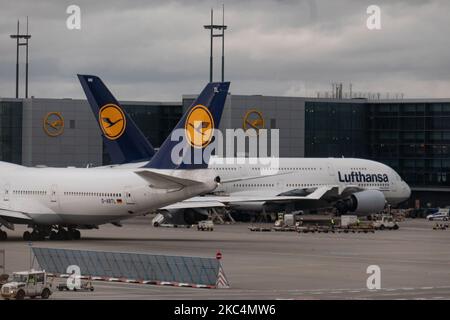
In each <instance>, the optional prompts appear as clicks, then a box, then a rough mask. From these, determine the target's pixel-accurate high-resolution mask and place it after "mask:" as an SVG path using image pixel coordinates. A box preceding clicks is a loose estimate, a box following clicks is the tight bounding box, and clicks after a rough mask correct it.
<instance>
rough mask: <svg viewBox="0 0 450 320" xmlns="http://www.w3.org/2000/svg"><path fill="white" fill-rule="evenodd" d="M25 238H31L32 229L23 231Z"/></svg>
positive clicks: (26, 239)
mask: <svg viewBox="0 0 450 320" xmlns="http://www.w3.org/2000/svg"><path fill="white" fill-rule="evenodd" d="M23 240H25V241H30V240H31V233H30V231H25V232H24V233H23Z"/></svg>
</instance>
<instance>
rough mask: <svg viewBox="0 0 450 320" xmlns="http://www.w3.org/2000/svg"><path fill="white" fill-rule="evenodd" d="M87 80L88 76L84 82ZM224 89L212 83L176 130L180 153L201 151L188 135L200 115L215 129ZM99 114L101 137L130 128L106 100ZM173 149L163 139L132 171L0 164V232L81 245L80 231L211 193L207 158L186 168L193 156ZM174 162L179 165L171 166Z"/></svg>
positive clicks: (212, 185) (212, 186)
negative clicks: (103, 122)
mask: <svg viewBox="0 0 450 320" xmlns="http://www.w3.org/2000/svg"><path fill="white" fill-rule="evenodd" d="M86 81H88V82H89V81H93V77H89V76H86ZM228 88H229V82H226V83H210V84H208V85H207V86H206V87H205V89H204V90H203V91H202V93H201V94H200V96H199V97H198V98H197V99H196V101H194V103H193V104H192V106H191V108H190V109H189V110H188V111H187V112H186V114H185V115H184V116H183V117H182V119H181V120H180V121H179V123H178V125H177V126H176V128H177V129H181V130H182V132H184V134H185V135H186V139H185V140H183V141H182V142H181V143H184V144H183V145H182V147H183V148H186V150H192V149H193V148H194V147H195V148H196V149H197V150H199V149H200V150H201V152H202V153H203V151H204V148H203V146H202V145H200V146H198V145H195V143H196V141H193V140H192V139H190V133H189V129H188V128H189V127H190V126H191V124H195V123H197V122H199V120H202V119H203V117H204V116H207V117H209V119H210V122H209V124H208V126H209V127H210V128H212V129H213V128H214V126H215V125H219V123H220V118H221V115H222V111H223V107H224V103H225V99H226V95H227V92H228ZM101 109H102V110H103V112H102V116H103V117H104V118H107V120H108V121H107V122H108V124H109V126H108V127H106V128H105V130H104V133H105V135H108V136H109V137H110V138H111V139H114V138H116V139H117V138H119V137H120V135H122V133H123V132H124V130H125V128H126V126H127V125H130V124H131V122H129V123H128V124H127V122H126V119H125V118H123V117H121V109H120V108H119V107H118V106H117V105H115V104H114V103H110V101H108V102H105V103H103V104H101ZM175 147H179V143H178V142H176V141H171V140H170V139H168V140H166V141H165V142H164V143H163V145H162V146H161V149H160V150H159V151H158V152H157V153H156V154H155V155H154V156H153V157H152V159H151V160H150V161H147V162H143V163H141V165H139V166H134V167H133V168H126V167H123V168H115V169H109V168H106V169H105V168H103V169H96V168H29V167H23V166H20V165H15V164H10V163H5V162H0V181H2V183H3V194H2V196H1V198H0V225H3V226H5V227H6V228H9V229H13V228H14V224H27V225H29V226H30V227H32V229H33V231H32V232H31V233H30V232H29V231H26V232H25V233H24V235H23V238H24V239H25V240H41V239H44V238H45V237H50V238H58V239H71V238H74V239H79V238H80V232H79V231H78V229H83V228H97V227H98V225H101V224H105V223H115V224H118V223H119V222H120V221H121V220H124V219H128V218H131V217H133V216H136V215H143V214H146V213H149V212H151V211H154V210H156V209H157V208H161V207H163V206H166V205H168V204H171V203H175V202H179V201H182V200H184V199H187V198H191V197H193V196H196V195H198V194H201V193H207V192H211V191H212V190H214V189H215V188H216V187H217V185H218V182H219V180H218V177H217V175H216V174H215V172H214V171H213V170H209V169H207V161H208V157H207V156H206V157H204V159H203V161H202V162H201V163H199V164H195V165H189V164H188V163H189V161H186V160H187V157H191V156H192V155H191V154H190V153H189V152H186V153H184V154H183V153H176V154H175V155H172V150H173V149H174V148H175ZM174 157H175V158H174ZM177 157H178V158H177ZM172 161H175V162H177V163H178V162H181V163H182V164H181V165H177V166H169V165H168V163H169V162H172ZM0 236H1V239H2V240H5V239H6V237H7V234H6V232H4V231H1V232H0Z"/></svg>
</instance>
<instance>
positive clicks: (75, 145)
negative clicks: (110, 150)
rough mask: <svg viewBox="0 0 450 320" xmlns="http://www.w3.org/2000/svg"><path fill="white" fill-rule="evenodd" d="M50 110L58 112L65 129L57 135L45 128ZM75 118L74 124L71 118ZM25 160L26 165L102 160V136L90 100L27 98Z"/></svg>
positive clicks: (97, 161) (62, 165)
mask: <svg viewBox="0 0 450 320" xmlns="http://www.w3.org/2000/svg"><path fill="white" fill-rule="evenodd" d="M49 112H59V113H60V114H61V116H62V117H63V119H64V132H63V133H62V134H61V135H59V136H56V137H52V136H49V135H47V133H46V132H45V131H44V128H43V126H44V119H45V117H46V115H47V114H48V113H49ZM71 120H74V121H75V122H74V124H75V126H74V128H70V122H71ZM22 136H23V143H22V162H23V164H24V165H26V166H36V165H47V166H54V167H64V166H77V167H84V166H86V165H87V164H90V163H91V164H94V165H101V164H102V138H101V133H100V129H99V127H98V125H97V123H96V121H95V118H94V115H93V114H92V112H91V110H90V108H89V105H88V104H87V101H85V100H72V99H25V100H24V103H23V133H22Z"/></svg>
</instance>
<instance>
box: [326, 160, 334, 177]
mask: <svg viewBox="0 0 450 320" xmlns="http://www.w3.org/2000/svg"><path fill="white" fill-rule="evenodd" d="M327 170H328V174H329V175H330V176H335V174H336V173H335V172H334V167H333V165H332V164H331V163H330V162H328V163H327Z"/></svg>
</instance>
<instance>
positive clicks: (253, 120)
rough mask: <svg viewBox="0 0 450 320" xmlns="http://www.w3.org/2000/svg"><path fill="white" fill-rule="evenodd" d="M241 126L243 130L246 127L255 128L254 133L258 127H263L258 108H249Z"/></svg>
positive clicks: (257, 131) (262, 119) (261, 116)
mask: <svg viewBox="0 0 450 320" xmlns="http://www.w3.org/2000/svg"><path fill="white" fill-rule="evenodd" d="M242 128H243V129H244V131H247V130H248V129H254V130H256V133H257V134H259V130H260V129H264V118H263V115H262V113H261V112H259V111H258V110H254V109H252V110H249V111H247V113H246V114H245V116H244V123H243V124H242Z"/></svg>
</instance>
